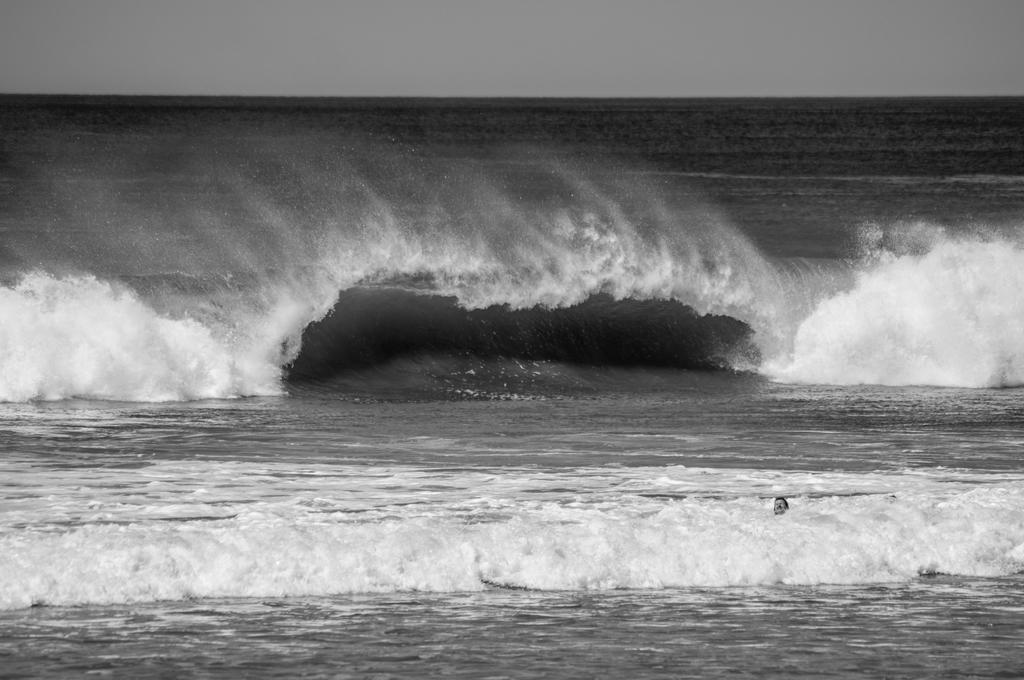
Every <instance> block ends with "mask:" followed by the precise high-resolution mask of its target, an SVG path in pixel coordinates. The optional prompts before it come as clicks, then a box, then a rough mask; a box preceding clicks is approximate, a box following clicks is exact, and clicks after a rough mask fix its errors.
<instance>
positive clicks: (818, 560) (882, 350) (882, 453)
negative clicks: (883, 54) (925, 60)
mask: <svg viewBox="0 0 1024 680" xmlns="http://www.w3.org/2000/svg"><path fill="white" fill-rule="evenodd" d="M1020 111H1021V103H1020V101H1019V100H1016V99H994V100H988V99H979V100H948V101H947V100H835V101H833V100H778V101H773V102H766V101H760V100H749V101H725V100H723V101H717V100H716V101H704V100H693V101H688V100H680V101H663V102H644V103H637V102H569V101H567V102H553V101H543V102H530V101H522V102H493V101H477V102H471V101H454V102H449V101H445V100H438V101H413V102H410V101H404V100H402V101H400V100H395V101H391V100H381V101H376V100H373V101H366V100H325V101H320V100H317V101H291V100H284V101H277V100H231V99H228V100H204V99H184V100H164V99H160V98H156V99H148V98H142V99H118V98H114V99H106V98H82V99H74V98H72V99H70V100H68V99H63V98H45V97H7V98H4V99H3V100H0V133H2V141H3V142H4V145H5V146H4V149H5V155H4V156H3V158H2V161H3V162H2V163H0V451H2V453H0V631H2V632H3V635H0V637H2V638H3V641H0V655H3V658H4V665H5V668H7V669H9V672H11V673H13V674H15V675H41V676H44V677H49V676H53V677H64V676H66V675H68V674H76V673H79V672H83V671H89V672H92V671H96V672H105V671H110V672H114V673H127V674H137V673H138V672H139V669H143V671H145V669H151V670H152V669H154V668H157V667H159V668H161V669H164V670H165V671H167V672H174V673H175V674H179V675H189V674H199V675H212V676H215V675H225V676H230V675H232V674H235V675H237V674H238V673H247V674H254V675H268V676H276V675H280V676H288V675H289V674H290V673H292V672H293V671H294V669H295V668H296V667H301V668H302V669H303V670H304V672H308V674H310V675H314V676H323V675H338V674H340V675H341V676H343V677H345V676H347V677H359V676H365V675H367V674H375V673H376V674H384V675H388V676H391V677H423V676H425V675H442V674H447V675H453V676H456V677H475V676H478V675H480V674H481V672H483V671H487V672H488V673H490V674H492V675H497V676H502V677H537V676H551V675H560V676H566V677H575V676H579V677H593V676H595V675H601V674H609V673H612V674H615V675H622V676H624V677H627V676H628V677H667V676H672V677H678V676H680V675H682V676H687V675H693V676H702V677H735V676H736V675H741V676H742V675H743V674H744V673H745V672H748V671H749V669H750V668H759V669H762V670H761V671H759V672H758V674H759V675H768V676H769V677H774V676H775V675H777V673H776V672H775V671H765V670H763V669H779V674H782V673H783V671H784V674H785V675H787V676H791V675H793V674H794V673H795V674H800V673H804V674H810V675H816V676H832V677H863V676H865V675H867V676H878V677H882V676H895V677H911V676H915V675H921V674H925V675H936V674H938V675H941V674H943V673H946V674H953V675H956V674H961V675H969V676H972V677H1005V676H1006V674H1007V673H1009V674H1011V675H1012V674H1013V673H1015V672H1016V671H1017V670H1019V669H1020V668H1022V667H1024V657H1022V656H1021V654H1020V652H1019V651H1018V645H1017V644H1016V639H1017V636H1018V630H1019V612H1020V610H1021V607H1024V601H1022V599H1021V592H1022V590H1021V587H1020V586H1021V578H1022V575H1024V471H1022V468H1021V446H1022V444H1024V409H1022V408H1021V405H1020V392H1019V389H1018V388H1019V387H1021V386H1022V385H1024V349H1022V348H1024V303H1022V302H1021V296H1020V291H1021V290H1022V289H1024V278H1022V277H1024V273H1022V272H1024V203H1022V197H1024V193H1022V188H1024V168H1022V167H1020V163H1019V160H1018V159H1019V158H1021V157H1024V130H1021V128H1020V121H1021V120H1024V117H1021V116H1020ZM753 131H757V133H756V134H754V132H753ZM882 139H884V140H885V141H884V143H883V142H879V141H878V140H882ZM951 148H952V149H953V150H952V151H950V149H951ZM993 149H1002V150H1004V151H1003V152H999V153H994V152H993V151H992V150H993ZM911 151H913V153H911ZM777 497H784V498H786V499H787V500H788V502H789V507H790V510H789V511H788V512H787V513H785V514H783V515H774V514H773V513H772V506H773V501H774V499H775V498H777ZM186 650H187V652H186ZM296 659H298V660H299V661H298V663H299V666H296V665H295V663H296ZM744 669H747V670H744ZM143 674H145V673H143Z"/></svg>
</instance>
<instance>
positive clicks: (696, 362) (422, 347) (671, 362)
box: [288, 288, 756, 381]
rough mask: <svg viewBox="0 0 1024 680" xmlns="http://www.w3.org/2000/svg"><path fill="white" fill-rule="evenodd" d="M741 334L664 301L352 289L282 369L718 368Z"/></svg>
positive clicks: (293, 373) (736, 349) (308, 375)
mask: <svg viewBox="0 0 1024 680" xmlns="http://www.w3.org/2000/svg"><path fill="white" fill-rule="evenodd" d="M751 335H752V331H751V329H750V327H749V326H747V325H746V324H745V323H743V322H741V321H738V320H736V319H733V318H731V317H728V316H714V315H700V314H697V313H696V312H695V311H693V309H691V308H690V307H687V306H686V305H683V304H681V303H678V302H674V301H668V300H632V299H628V300H615V299H613V298H611V297H610V296H608V295H595V296H591V297H590V298H588V299H587V300H586V301H584V302H583V303H580V304H578V305H573V306H571V307H564V308H546V307H533V308H529V309H510V308H509V307H507V306H491V307H487V308H483V309H465V308H463V307H461V306H459V305H458V303H457V301H456V300H455V299H454V298H451V297H442V296H436V295H426V294H419V293H413V292H409V291H402V290H396V289H367V288H354V289H349V290H346V291H344V292H342V294H341V295H340V296H339V299H338V302H337V303H336V304H335V306H334V308H333V310H332V311H331V313H330V314H328V316H327V317H326V318H324V319H322V320H320V321H317V322H314V323H312V324H310V325H309V326H308V327H307V328H306V329H305V331H304V332H303V337H302V343H301V345H302V349H301V351H300V353H299V355H298V356H297V357H296V359H295V360H294V361H293V362H292V363H291V365H290V366H289V367H288V375H289V377H290V378H291V379H292V380H300V381H301V380H311V379H313V380H315V379H322V378H328V377H330V376H332V375H336V374H338V373H341V372H343V371H346V370H350V369H358V368H363V367H367V366H374V365H378V364H382V363H385V362H388V361H390V360H392V359H395V358H398V357H404V356H417V355H460V356H474V357H479V358H494V357H503V358H517V359H526V360H550V361H558V362H565V363H574V364H588V365H604V366H660V367H672V368H681V369H704V370H710V369H722V368H728V367H730V365H731V364H730V360H731V358H732V357H737V356H740V355H743V356H746V357H748V358H749V357H750V356H752V355H753V354H754V353H756V349H755V348H754V346H753V345H752V343H751V342H750V340H751Z"/></svg>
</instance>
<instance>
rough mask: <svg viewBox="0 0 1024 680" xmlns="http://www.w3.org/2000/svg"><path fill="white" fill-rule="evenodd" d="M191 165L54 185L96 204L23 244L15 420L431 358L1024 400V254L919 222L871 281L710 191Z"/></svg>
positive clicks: (859, 269)
mask: <svg viewBox="0 0 1024 680" xmlns="http://www.w3.org/2000/svg"><path fill="white" fill-rule="evenodd" d="M138 154H139V158H136V159H134V161H135V162H137V163H144V162H146V151H145V149H142V150H140V151H138ZM190 154H191V155H185V156H184V157H183V159H179V162H181V163H183V164H184V166H183V167H182V168H179V169H178V170H179V171H180V176H181V177H196V178H200V179H201V180H202V181H201V182H200V179H197V180H195V182H187V181H186V182H184V183H183V185H182V186H181V187H175V186H173V185H167V184H161V185H155V186H148V185H146V184H145V182H142V184H141V185H139V186H136V187H134V189H133V191H135V192H136V194H138V196H136V197H135V198H133V199H132V201H131V203H130V205H129V204H128V203H127V202H126V201H125V200H124V198H123V197H121V196H119V195H118V192H117V191H115V190H114V187H116V186H119V185H121V184H124V183H125V182H126V181H129V180H128V179H127V178H125V177H120V176H118V177H105V176H104V175H103V173H104V172H113V171H112V170H109V169H107V168H93V170H95V172H96V173H97V176H96V177H90V180H89V182H91V184H89V185H88V186H85V183H84V180H82V181H79V180H78V179H76V181H74V182H70V181H66V182H63V183H60V182H57V183H55V185H54V186H55V187H56V188H55V189H54V196H53V197H52V200H53V202H54V203H56V204H58V205H65V204H66V205H65V208H67V209H66V210H65V212H66V213H67V214H73V213H72V207H75V208H82V207H83V206H84V212H83V211H82V210H79V212H78V213H74V214H75V218H74V219H77V220H79V222H72V223H69V224H66V225H64V226H63V227H62V229H63V231H61V230H60V229H58V230H56V232H55V233H59V238H55V237H54V236H53V235H52V234H51V235H50V236H48V238H49V239H50V240H49V241H47V242H46V243H40V242H37V240H38V239H37V237H36V236H33V237H32V238H33V239H36V240H32V239H28V240H26V238H27V237H24V234H30V235H31V233H32V232H31V230H24V234H23V235H22V236H17V234H19V233H22V232H11V234H8V235H6V236H5V242H4V243H2V244H0V246H2V251H0V280H2V281H3V282H4V283H3V284H2V285H0V314H2V318H3V325H2V327H0V350H2V356H0V376H2V377H0V400H3V401H25V400H33V399H66V398H73V397H82V398H94V399H111V400H132V401H160V400H187V399H205V398H225V397H237V396H249V395H264V394H279V393H282V392H284V391H285V390H286V389H287V387H288V385H289V381H291V382H295V381H301V380H310V379H320V378H326V377H331V376H333V375H338V374H339V373H343V372H345V371H350V370H354V369H362V368H366V367H367V366H374V365H382V364H384V363H387V362H389V361H393V360H397V359H404V358H409V357H417V356H421V357H427V358H431V357H432V358H434V359H437V358H444V357H451V356H469V357H478V358H481V359H484V360H487V359H493V358H506V359H508V358H511V359H528V360H539V361H550V362H561V363H566V364H573V365H589V366H607V365H614V366H656V367H662V368H671V369H684V370H719V369H731V370H737V371H751V372H757V373H761V374H763V375H766V376H768V377H769V378H771V379H774V380H778V381H784V382H798V383H827V384H853V383H880V384H889V385H908V384H915V385H955V386H969V387H1000V386H1013V385H1020V384H1024V350H1021V348H1022V347H1024V302H1022V300H1021V297H1020V296H1019V295H1017V292H1018V291H1019V290H1021V289H1024V278H1022V277H1024V273H1022V272H1024V247H1022V246H1021V244H1020V238H1019V235H1018V234H1012V233H1011V234H1007V233H1002V234H1000V235H988V236H980V235H967V234H960V235H957V236H953V235H949V234H946V233H945V232H944V231H943V230H942V229H941V228H939V227H934V226H928V225H924V226H921V225H916V226H915V225H905V224H894V225H889V226H888V227H887V228H885V229H880V230H877V231H878V235H877V238H876V243H874V245H873V246H872V247H871V248H868V251H869V253H868V254H867V255H865V256H864V257H862V258H860V259H859V260H857V261H855V262H853V263H841V262H824V263H823V262H806V261H803V262H798V261H795V260H794V261H784V260H773V259H770V258H767V257H765V256H764V255H763V254H762V253H761V252H760V251H759V250H758V248H757V247H755V245H754V244H753V243H752V242H751V241H750V240H749V239H748V238H747V237H745V236H744V235H743V234H741V233H740V232H739V231H738V230H737V229H735V228H733V227H732V226H731V225H730V224H729V223H728V221H727V220H726V219H725V218H724V217H723V216H722V215H721V214H720V213H719V212H718V211H716V210H715V209H714V208H712V207H711V206H709V205H708V204H706V203H704V202H701V201H700V200H698V199H697V198H695V197H694V195H692V194H690V195H687V196H685V197H674V196H667V195H665V193H664V191H663V190H662V189H660V188H659V187H658V186H657V184H656V177H654V178H651V177H645V176H644V175H641V174H637V173H635V172H627V171H623V172H615V169H614V168H601V169H600V170H599V171H598V170H595V169H594V168H589V167H586V166H585V165H580V164H575V165H573V164H568V163H565V162H560V161H557V160H551V159H550V157H541V156H538V155H537V154H532V155H531V154H526V155H523V154H519V155H516V154H515V153H511V152H510V153H509V154H508V155H507V156H505V157H501V158H500V159H499V160H500V162H484V161H472V162H469V161H467V162H460V163H451V162H446V161H445V160H444V159H428V158H422V157H420V156H417V155H416V154H415V153H411V152H409V153H398V152H396V151H394V150H382V149H381V148H379V147H375V148H369V147H366V146H365V145H364V146H358V145H356V146H346V147H339V148H331V147H330V146H329V145H327V147H326V148H321V147H317V148H315V149H314V148H312V147H310V148H306V147H304V146H303V145H302V144H298V147H297V148H289V149H283V148H279V147H276V146H273V145H271V146H270V147H268V148H265V149H259V148H257V149H252V148H245V149H242V148H240V147H234V146H231V145H230V143H229V142H228V141H225V140H223V139H218V140H216V145H215V148H212V149H211V150H209V153H203V152H201V151H198V150H195V149H194V150H193V151H192V152H190ZM132 161H133V159H132V158H126V159H122V163H121V166H118V167H122V166H123V167H122V170H123V168H129V169H130V168H131V167H132ZM241 169H246V170H247V171H246V172H242V170H241ZM74 170H75V172H74V173H68V174H69V175H72V174H73V175H74V176H75V177H76V178H77V177H79V176H82V175H89V173H86V172H83V170H82V168H74ZM200 184H201V185H202V186H201V187H200V186H199V185H200ZM83 187H84V188H83ZM200 189H201V191H200ZM62 192H63V193H68V194H70V195H67V196H62V195H61V194H62ZM19 239H21V240H19ZM44 245H45V246H46V247H45V248H43V247H42V246H44ZM44 251H45V252H44Z"/></svg>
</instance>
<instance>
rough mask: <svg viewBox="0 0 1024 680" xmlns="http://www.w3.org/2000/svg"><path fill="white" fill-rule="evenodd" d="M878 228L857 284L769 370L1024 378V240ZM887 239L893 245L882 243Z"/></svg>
mask: <svg viewBox="0 0 1024 680" xmlns="http://www.w3.org/2000/svg"><path fill="white" fill-rule="evenodd" d="M900 227H901V228H900V229H898V230H895V234H894V235H895V237H897V240H898V242H897V243H895V244H894V243H885V244H883V243H882V242H881V241H882V240H883V239H884V240H890V239H891V237H892V236H893V234H887V233H886V232H884V231H881V230H877V231H875V232H873V233H874V236H875V237H876V240H877V241H878V242H879V243H878V246H879V247H878V248H873V249H872V252H871V253H870V254H869V255H868V256H866V257H865V258H864V261H863V263H862V264H861V265H860V266H859V268H858V271H857V273H856V277H855V280H854V283H853V285H852V287H850V288H849V289H847V290H843V291H842V292H839V293H837V294H834V295H830V296H826V297H825V298H824V299H823V300H821V302H819V303H818V304H817V306H816V307H815V308H814V309H813V311H812V312H811V313H810V315H808V317H807V318H806V319H804V320H803V322H801V323H800V324H799V326H798V327H797V329H796V332H795V336H794V338H793V349H792V352H791V353H790V354H789V355H788V356H785V357H784V358H775V359H773V360H771V361H768V362H766V364H765V365H764V366H763V367H762V370H763V371H764V372H765V373H767V374H768V375H770V376H772V377H773V378H775V379H777V380H781V381H785V382H801V383H822V384H835V385H849V384H880V385H932V386H949V387H1013V386H1019V385H1024V297H1022V296H1021V294H1020V291H1022V290H1024V246H1022V245H1021V243H1020V242H1019V241H1017V240H1015V239H1010V238H1007V237H1005V236H967V237H964V236H960V237H954V236H951V235H948V234H946V233H945V232H944V231H943V230H941V229H938V228H935V227H932V226H929V225H900ZM883 245H884V247H882V246H883Z"/></svg>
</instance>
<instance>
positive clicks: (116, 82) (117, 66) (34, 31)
mask: <svg viewBox="0 0 1024 680" xmlns="http://www.w3.org/2000/svg"><path fill="white" fill-rule="evenodd" d="M0 92H7V93H90V94H211V95H267V96H278V95H296V96H525V97H549V96H554V97H698V96H865V95H881V96H886V95H1024V0H674V1H672V0H616V1H612V0H502V1H500V2H499V1H494V0H350V1H345V0H0Z"/></svg>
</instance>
